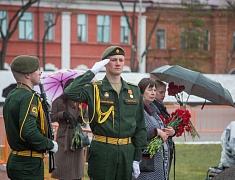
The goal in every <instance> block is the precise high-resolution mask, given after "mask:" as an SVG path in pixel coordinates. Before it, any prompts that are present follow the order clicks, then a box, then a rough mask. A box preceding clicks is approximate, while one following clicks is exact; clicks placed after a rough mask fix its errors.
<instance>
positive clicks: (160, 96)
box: [153, 80, 175, 170]
mask: <svg viewBox="0 0 235 180" xmlns="http://www.w3.org/2000/svg"><path fill="white" fill-rule="evenodd" d="M155 82H156V97H155V100H154V101H153V103H154V104H155V105H156V106H157V108H158V110H159V112H160V113H159V115H162V116H163V117H164V118H165V119H168V118H169V117H170V114H169V113H168V111H167V109H166V106H165V105H164V103H163V101H164V99H165V94H166V84H165V83H164V82H162V81H160V80H155ZM165 130H166V131H173V128H171V127H168V128H166V129H165ZM174 135H175V134H173V135H171V136H169V137H168V144H169V148H170V168H169V170H170V169H171V164H172V159H173V157H174V152H175V143H174V141H173V139H172V137H173V136H174Z"/></svg>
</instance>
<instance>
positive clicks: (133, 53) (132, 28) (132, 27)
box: [118, 0, 160, 72]
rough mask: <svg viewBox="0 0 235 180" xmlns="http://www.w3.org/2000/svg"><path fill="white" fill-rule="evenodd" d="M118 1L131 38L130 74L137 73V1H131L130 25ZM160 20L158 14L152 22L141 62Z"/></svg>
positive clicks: (120, 2)
mask: <svg viewBox="0 0 235 180" xmlns="http://www.w3.org/2000/svg"><path fill="white" fill-rule="evenodd" d="M118 1H119V4H120V6H121V8H122V11H123V14H124V16H125V18H126V21H127V24H128V28H129V30H130V32H131V38H132V45H131V63H130V66H131V71H132V72H137V71H138V65H137V66H136V64H137V63H136V62H135V61H136V49H137V48H136V47H137V41H136V34H135V20H136V4H137V2H138V1H133V11H132V18H131V23H130V20H129V16H128V15H127V12H126V11H125V9H124V5H123V3H122V1H121V0H118ZM159 19H160V13H159V14H158V16H157V17H156V20H155V22H154V25H153V27H152V30H151V33H150V34H149V37H148V42H147V46H146V48H145V51H144V52H143V53H142V55H141V61H142V59H143V57H144V56H145V55H146V53H147V51H148V47H149V45H150V39H151V37H152V35H153V32H154V30H155V28H156V26H157V23H158V21H159Z"/></svg>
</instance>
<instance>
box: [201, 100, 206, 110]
mask: <svg viewBox="0 0 235 180" xmlns="http://www.w3.org/2000/svg"><path fill="white" fill-rule="evenodd" d="M205 104H206V100H205V102H204V103H203V105H202V107H201V110H203V108H204V106H205Z"/></svg>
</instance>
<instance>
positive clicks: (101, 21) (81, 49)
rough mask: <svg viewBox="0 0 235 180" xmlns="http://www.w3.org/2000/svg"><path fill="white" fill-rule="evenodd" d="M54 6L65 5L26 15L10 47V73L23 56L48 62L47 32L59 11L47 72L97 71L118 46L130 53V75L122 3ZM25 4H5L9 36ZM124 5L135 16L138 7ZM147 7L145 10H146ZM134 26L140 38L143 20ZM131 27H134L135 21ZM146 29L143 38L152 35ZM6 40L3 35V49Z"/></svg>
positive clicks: (39, 7) (0, 15)
mask: <svg viewBox="0 0 235 180" xmlns="http://www.w3.org/2000/svg"><path fill="white" fill-rule="evenodd" d="M54 2H59V1H40V3H35V4H33V5H32V6H31V7H30V8H29V9H28V10H27V11H26V12H25V13H24V15H23V17H22V18H21V20H20V21H19V25H18V27H17V29H16V31H15V32H14V34H13V35H12V37H11V39H10V40H9V43H8V48H7V53H6V59H5V68H6V69H9V64H10V62H11V60H12V59H13V58H14V57H15V56H17V55H19V54H28V55H36V56H38V57H39V58H40V60H41V61H42V59H43V58H42V57H43V51H42V49H43V37H44V32H45V31H46V27H48V26H50V25H51V24H52V23H54V22H55V19H56V13H57V12H59V13H60V14H59V16H58V19H57V22H56V25H55V26H54V27H53V28H51V29H50V30H49V31H48V34H47V36H46V43H45V45H46V46H45V57H46V60H45V64H46V70H49V69H60V68H71V69H75V68H85V69H86V68H91V67H92V65H93V64H94V63H95V62H96V61H99V60H100V58H101V54H102V52H103V51H104V50H105V49H106V48H107V47H108V46H111V45H118V46H121V47H123V48H124V49H125V51H126V67H125V70H126V71H130V67H129V66H130V57H131V49H132V39H131V37H130V32H129V29H128V24H127V21H126V18H125V16H124V14H123V11H122V9H121V6H120V5H119V3H118V2H117V1H116V2H114V1H111V2H108V1H105V2H101V1H88V0H87V1H80V0H75V1H71V3H68V2H69V0H68V2H67V3H63V2H61V3H59V4H55V3H54ZM21 5H22V4H21V1H20V0H18V1H17V0H15V1H7V0H2V1H0V22H1V24H2V26H1V27H2V30H3V33H6V27H7V26H8V25H9V23H10V20H11V18H12V17H13V16H14V15H15V14H16V12H17V10H18V9H19V8H20V6H21ZM124 6H125V7H124V8H125V11H126V13H127V15H128V16H129V17H131V15H132V10H133V3H132V2H125V3H124ZM142 8H143V11H144V10H145V8H144V6H143V7H142ZM129 19H131V18H129ZM134 21H135V22H134V23H135V24H136V25H135V27H134V33H135V34H137V33H138V16H136V18H135V20H134ZM130 22H131V23H132V21H131V20H130ZM145 27H146V26H143V32H144V33H143V34H142V36H143V38H145V34H146V33H145ZM2 41H3V40H2V38H1V35H0V48H1V46H2ZM137 41H138V39H137ZM144 45H145V44H144ZM135 59H137V57H135ZM42 64H43V63H42V62H41V65H42Z"/></svg>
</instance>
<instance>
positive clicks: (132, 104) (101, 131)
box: [64, 46, 147, 180]
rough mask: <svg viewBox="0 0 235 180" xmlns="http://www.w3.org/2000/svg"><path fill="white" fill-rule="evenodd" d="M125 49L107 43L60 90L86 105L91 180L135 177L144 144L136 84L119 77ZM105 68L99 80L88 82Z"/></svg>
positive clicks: (141, 104) (140, 104)
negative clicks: (99, 58)
mask: <svg viewBox="0 0 235 180" xmlns="http://www.w3.org/2000/svg"><path fill="white" fill-rule="evenodd" d="M124 63H125V52H124V50H123V48H121V47H119V46H110V47H108V48H107V49H106V50H105V51H104V52H103V54H102V61H99V62H96V63H95V65H94V66H93V67H92V69H91V70H88V71H87V72H86V73H84V74H83V75H81V76H79V77H77V78H75V80H74V82H73V83H71V84H70V85H69V86H68V87H67V88H66V89H65V91H64V94H65V96H67V97H68V98H69V99H72V100H74V101H80V102H85V103H87V104H88V108H89V109H88V112H89V119H90V127H91V130H92V133H93V140H92V142H91V146H90V152H89V156H88V175H89V177H90V179H91V180H130V179H132V177H131V175H133V176H134V177H135V178H137V177H138V175H139V173H140V170H139V162H140V159H141V155H142V150H143V149H144V148H145V147H146V144H147V135H146V129H145V121H144V114H143V109H144V108H143V102H142V97H141V94H140V90H139V88H138V87H137V86H136V85H133V84H131V83H128V82H126V81H124V80H123V79H122V77H121V73H122V71H123V67H124ZM104 66H105V67H106V76H105V77H104V78H103V80H102V81H97V82H94V83H90V81H91V80H92V79H93V78H94V76H95V75H96V74H97V73H98V72H99V71H100V70H101V69H102V68H103V67H104Z"/></svg>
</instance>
